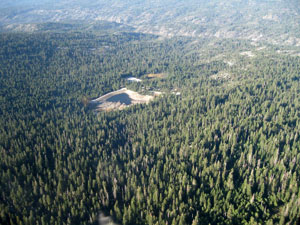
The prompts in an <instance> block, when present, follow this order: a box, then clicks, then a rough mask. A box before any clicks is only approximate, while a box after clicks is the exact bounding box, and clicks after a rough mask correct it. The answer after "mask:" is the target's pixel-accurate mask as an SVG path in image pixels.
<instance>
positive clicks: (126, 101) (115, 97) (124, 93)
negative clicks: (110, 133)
mask: <svg viewBox="0 0 300 225" xmlns="http://www.w3.org/2000/svg"><path fill="white" fill-rule="evenodd" d="M152 99H154V96H151V95H141V94H139V93H137V92H135V91H131V90H128V89H127V88H122V89H120V90H117V91H113V92H110V93H108V94H106V95H103V96H101V97H99V98H97V99H94V100H92V101H90V104H93V105H94V107H95V110H96V111H112V110H122V109H124V108H126V107H128V106H131V105H135V104H145V103H148V102H149V101H151V100H152Z"/></svg>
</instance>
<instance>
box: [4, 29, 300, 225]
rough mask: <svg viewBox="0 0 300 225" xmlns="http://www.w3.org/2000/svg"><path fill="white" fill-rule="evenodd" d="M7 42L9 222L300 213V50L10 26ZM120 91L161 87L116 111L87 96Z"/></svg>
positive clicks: (157, 220) (192, 219)
mask: <svg viewBox="0 0 300 225" xmlns="http://www.w3.org/2000/svg"><path fill="white" fill-rule="evenodd" d="M0 46H1V48H0V115H1V117H0V152H1V153H0V154H1V156H0V166H1V167H0V168H1V170H0V176H1V177H0V189H1V195H0V210H1V213H0V223H1V224H97V218H98V215H99V212H104V213H106V214H107V215H111V216H112V217H113V218H114V219H115V221H116V222H117V223H119V224H193V225H194V224H295V223H296V221H297V219H298V218H299V216H300V208H299V206H300V185H299V184H300V180H299V177H300V174H299V173H300V164H299V162H300V151H299V146H300V137H299V126H300V123H299V112H300V98H299V97H300V96H299V95H300V87H299V86H300V80H299V76H300V74H299V73H300V68H299V67H300V57H296V56H291V55H288V54H279V53H278V48H279V47H276V46H271V45H266V49H265V50H263V51H260V50H257V48H256V47H254V46H253V45H251V43H249V42H247V41H237V40H230V39H227V40H223V41H222V40H216V41H212V40H208V39H199V40H197V39H192V38H172V39H160V38H159V37H157V36H154V35H142V34H137V33H126V32H121V33H114V34H112V33H105V34H102V35H100V34H99V33H98V34H94V33H92V32H91V33H80V32H69V33H55V32H44V33H35V34H29V33H2V34H1V35H0ZM245 51H252V52H253V53H255V57H247V56H244V55H243V54H240V52H245ZM228 60H231V61H232V63H231V64H228V62H227V61H228ZM148 73H165V74H167V76H166V77H165V78H163V79H159V78H156V79H147V78H146V76H145V75H146V74H148ZM224 74H229V75H228V76H224ZM128 75H130V76H135V77H139V78H142V79H143V82H141V83H128V82H127V81H126V79H124V78H123V77H124V76H128ZM124 86H126V87H128V88H130V89H134V90H137V91H149V90H160V91H162V92H164V94H163V95H161V96H160V97H158V98H156V99H155V100H154V101H152V102H150V103H149V104H147V105H135V106H132V107H129V108H127V109H125V110H122V111H115V112H100V113H98V114H95V112H94V111H93V110H92V109H91V108H90V107H89V105H88V104H86V103H87V101H88V100H89V99H93V98H96V97H99V96H101V95H103V94H105V93H108V92H109V91H113V90H117V89H119V88H121V87H124ZM175 91H179V92H180V95H175V94H174V93H173V92H175Z"/></svg>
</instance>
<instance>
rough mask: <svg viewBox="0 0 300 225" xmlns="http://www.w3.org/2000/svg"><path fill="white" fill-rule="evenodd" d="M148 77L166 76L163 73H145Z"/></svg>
mask: <svg viewBox="0 0 300 225" xmlns="http://www.w3.org/2000/svg"><path fill="white" fill-rule="evenodd" d="M147 77H148V78H164V77H166V74H165V73H149V74H147Z"/></svg>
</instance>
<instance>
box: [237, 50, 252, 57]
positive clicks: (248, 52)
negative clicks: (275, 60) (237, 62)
mask: <svg viewBox="0 0 300 225" xmlns="http://www.w3.org/2000/svg"><path fill="white" fill-rule="evenodd" d="M240 55H243V56H248V57H250V58H252V57H254V56H255V54H254V53H253V52H251V51H245V52H241V53H240Z"/></svg>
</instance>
